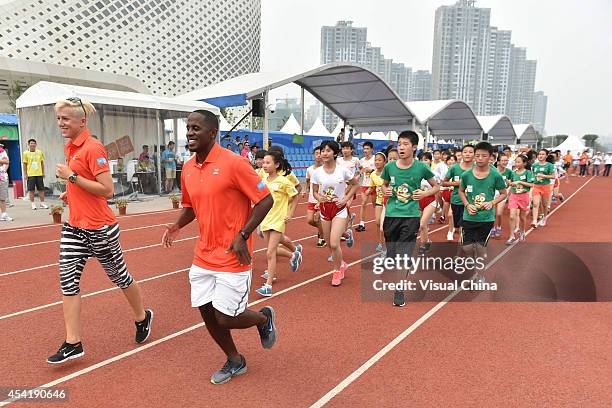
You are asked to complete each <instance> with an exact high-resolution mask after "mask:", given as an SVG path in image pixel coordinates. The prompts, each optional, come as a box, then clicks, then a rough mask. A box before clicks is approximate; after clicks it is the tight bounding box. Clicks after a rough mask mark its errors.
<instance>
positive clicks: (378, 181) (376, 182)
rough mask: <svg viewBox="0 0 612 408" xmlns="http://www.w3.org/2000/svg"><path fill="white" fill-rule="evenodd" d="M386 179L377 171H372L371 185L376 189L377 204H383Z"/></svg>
mask: <svg viewBox="0 0 612 408" xmlns="http://www.w3.org/2000/svg"><path fill="white" fill-rule="evenodd" d="M384 183H385V181H384V180H383V179H382V177H381V176H380V175H378V174H376V171H373V172H372V173H370V187H371V188H375V189H376V205H383V192H382V186H383V184H384Z"/></svg>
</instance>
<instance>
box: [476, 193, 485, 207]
mask: <svg viewBox="0 0 612 408" xmlns="http://www.w3.org/2000/svg"><path fill="white" fill-rule="evenodd" d="M485 200H486V197H485V194H484V193H480V194H478V195H477V196H475V197H474V206H475V207H476V208H478V209H479V210H480V209H481V208H482V205H483V204H484V202H485Z"/></svg>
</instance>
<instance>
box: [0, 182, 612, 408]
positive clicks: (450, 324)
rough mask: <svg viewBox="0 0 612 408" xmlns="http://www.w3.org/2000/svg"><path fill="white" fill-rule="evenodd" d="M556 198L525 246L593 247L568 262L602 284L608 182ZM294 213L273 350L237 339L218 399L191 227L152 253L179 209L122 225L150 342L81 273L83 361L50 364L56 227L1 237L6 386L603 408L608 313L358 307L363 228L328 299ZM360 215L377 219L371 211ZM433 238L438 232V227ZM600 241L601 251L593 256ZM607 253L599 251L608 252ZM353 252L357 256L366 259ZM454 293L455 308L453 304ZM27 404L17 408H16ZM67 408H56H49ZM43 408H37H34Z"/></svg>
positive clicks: (557, 308) (100, 281)
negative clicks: (296, 265)
mask: <svg viewBox="0 0 612 408" xmlns="http://www.w3.org/2000/svg"><path fill="white" fill-rule="evenodd" d="M562 188H563V189H564V193H565V195H566V197H569V196H570V195H571V194H573V193H575V194H574V195H573V196H572V197H571V198H570V199H569V200H567V201H566V202H565V203H564V204H563V205H561V206H559V207H558V209H556V210H555V211H554V213H553V214H552V215H551V217H550V219H549V223H548V226H547V227H546V228H544V229H538V230H535V231H532V232H531V233H530V234H529V235H528V238H527V241H528V242H569V241H574V242H591V243H593V245H592V246H589V245H584V246H583V249H581V251H582V252H581V253H579V254H578V255H579V256H580V257H581V259H582V260H583V261H584V262H585V263H587V264H588V267H589V268H590V270H591V272H592V274H593V276H594V278H595V280H596V281H597V283H598V285H599V284H603V285H606V284H607V285H609V284H610V278H609V277H608V275H609V274H608V273H606V272H607V269H606V268H607V266H606V265H605V262H604V259H609V257H610V256H612V250H610V244H609V243H610V242H612V219H610V217H609V215H608V214H607V209H608V208H609V203H610V202H611V200H612V189H611V188H610V184H609V181H608V180H607V179H603V178H598V179H590V178H587V179H581V178H572V179H571V183H570V184H565V183H563V184H562ZM304 212H305V206H303V205H301V206H299V207H298V211H297V213H296V216H297V217H301V218H297V219H296V220H294V221H292V222H291V223H290V224H289V225H288V228H287V233H288V235H289V236H290V237H292V238H293V239H294V240H300V242H301V243H302V244H303V245H304V262H303V264H302V267H301V268H300V270H299V271H298V272H297V273H295V274H292V273H291V272H290V271H289V267H288V265H287V264H281V267H280V271H279V272H280V277H279V279H278V281H277V283H276V284H275V286H274V289H275V296H274V297H272V298H268V299H264V300H260V298H259V297H258V296H257V295H256V294H253V293H252V294H251V296H250V300H251V305H252V307H253V308H257V309H258V308H260V307H262V306H263V305H264V304H269V305H272V306H273V307H274V308H275V309H276V311H277V315H278V327H279V331H280V335H279V341H278V343H277V345H276V346H275V348H274V349H272V350H262V349H261V347H260V345H259V338H258V336H257V333H256V331H255V329H253V330H248V331H235V332H234V338H235V340H236V343H237V344H238V347H239V349H240V351H241V352H242V353H243V354H244V355H245V356H246V358H247V361H248V367H249V372H248V374H247V375H244V376H241V377H237V378H235V379H233V380H232V381H231V382H230V383H228V384H225V385H223V386H214V385H212V384H210V382H209V378H210V374H211V373H212V371H214V370H216V369H218V368H219V367H220V366H221V365H222V364H223V362H224V356H223V355H222V353H221V352H220V350H219V349H217V347H216V346H215V345H214V344H213V342H212V340H211V339H210V337H209V336H208V333H207V331H206V329H205V328H204V327H203V324H202V322H201V319H200V316H199V313H198V312H197V310H194V309H192V308H190V305H189V284H188V281H187V268H189V266H190V263H191V257H192V250H193V245H194V242H195V238H194V237H195V236H196V234H197V230H196V227H195V225H191V226H189V227H187V228H185V229H184V230H183V231H182V232H181V235H180V236H179V239H181V241H180V242H177V243H176V244H175V247H173V248H172V249H171V250H165V249H163V248H161V247H160V246H159V245H158V244H159V241H160V237H161V234H162V232H163V227H162V226H161V225H160V224H163V223H169V222H172V221H173V220H174V218H175V217H176V214H177V212H176V211H167V212H159V213H153V214H150V215H148V216H128V217H121V218H120V219H119V220H120V221H119V222H120V224H121V227H122V243H123V247H124V249H126V250H127V251H126V255H125V256H126V260H127V263H128V266H129V268H130V271H131V273H132V274H133V275H134V277H135V278H136V279H137V280H139V281H141V282H142V283H141V289H142V291H143V296H144V299H145V304H146V305H147V307H151V308H153V310H154V312H155V320H154V328H153V335H152V337H151V339H150V340H149V341H148V342H147V343H145V344H144V345H136V344H135V343H133V334H134V333H133V323H132V322H131V317H130V311H129V307H128V305H127V303H126V302H125V300H124V299H123V296H122V295H121V293H120V292H119V290H117V289H114V288H113V286H112V284H111V283H110V282H109V281H108V279H107V278H106V275H105V274H104V272H103V271H102V269H101V267H100V266H99V264H98V263H97V262H95V261H90V262H89V263H88V266H87V268H86V271H85V273H84V275H83V280H82V282H81V288H82V293H83V294H84V296H85V297H84V299H83V310H82V318H83V320H82V323H83V324H82V325H83V327H82V330H83V341H84V346H85V352H86V355H85V357H84V358H82V359H80V360H76V361H74V362H71V363H67V364H65V365H63V366H60V367H55V366H49V365H48V364H46V363H45V358H46V357H47V356H48V355H49V354H50V353H51V352H53V351H55V350H56V348H57V347H58V346H59V344H60V343H61V341H62V338H63V336H64V329H63V319H62V311H61V303H59V302H58V301H59V300H60V296H59V293H58V282H57V273H58V272H57V265H56V263H57V253H58V247H59V244H58V242H57V239H58V237H59V227H58V226H39V227H33V228H21V229H15V230H4V231H0V257H1V259H2V264H1V269H0V293H2V294H3V296H2V297H1V298H0V333H2V349H3V352H2V357H3V358H2V363H3V364H2V365H1V366H0V378H1V379H2V380H1V381H0V387H1V386H15V387H19V388H23V387H36V386H56V387H64V388H68V389H69V393H70V394H69V395H70V406H88V407H108V406H133V405H136V404H139V405H143V404H144V405H145V406H164V407H166V406H220V407H224V406H232V407H235V406H288V405H292V406H298V407H302V406H311V405H314V406H324V405H325V406H333V407H346V406H350V405H352V406H368V405H369V406H376V407H386V406H389V407H397V406H440V405H445V406H451V405H452V406H475V405H479V406H534V405H538V406H578V405H579V406H604V405H607V404H606V403H605V401H606V400H609V387H610V378H611V374H612V373H611V372H610V367H612V361H611V358H610V353H609V350H610V349H611V348H612V341H611V339H612V336H611V334H612V330H611V325H610V313H611V312H612V306H611V304H610V303H604V302H600V303H561V302H560V303H535V302H532V303H527V302H524V303H518V302H516V303H489V302H448V303H446V302H420V303H409V304H408V305H407V306H406V307H405V308H394V307H392V306H391V305H390V302H385V303H371V302H370V303H364V302H362V299H361V292H360V290H361V285H360V278H359V273H360V272H359V267H360V263H361V262H362V261H364V262H365V261H367V260H364V258H366V257H367V256H369V255H371V254H370V253H368V252H367V250H366V247H369V246H368V245H362V243H364V242H370V243H371V242H374V238H375V235H374V228H373V223H372V222H370V223H369V224H367V227H368V230H367V231H366V232H364V233H356V237H357V244H356V245H355V246H354V247H353V248H351V249H347V248H346V247H344V248H343V252H344V254H345V259H346V260H347V261H348V262H351V263H352V264H353V265H352V267H351V268H350V269H349V272H348V274H347V278H346V279H345V280H344V282H343V284H342V286H341V287H339V288H333V287H331V286H330V279H331V276H330V272H331V267H330V264H328V263H327V262H326V259H325V258H326V257H327V255H328V251H327V249H317V248H316V247H315V246H314V243H315V239H314V238H315V237H314V234H315V231H314V229H313V228H311V227H310V226H308V225H307V224H306V223H305V219H304V218H303V215H304ZM368 215H369V216H370V217H372V216H373V214H372V209H371V208H369V209H368ZM432 229H434V230H437V231H436V232H434V233H433V234H431V238H432V240H434V241H443V240H445V238H446V227H442V226H439V225H437V224H436V225H433V226H432ZM595 243H599V244H595ZM602 243H608V244H607V245H602ZM362 246H363V247H364V248H363V249H362ZM255 248H256V250H257V251H258V252H257V253H256V255H255V271H256V272H254V278H253V287H252V289H253V290H254V289H256V288H257V287H258V285H259V284H260V283H261V281H262V280H261V279H260V278H258V276H259V274H261V272H262V271H263V270H264V269H265V256H264V251H265V250H263V240H260V239H259V238H256V241H255ZM505 250H506V248H505V247H504V246H503V245H499V244H498V245H496V246H494V247H492V253H493V255H492V256H494V255H498V254H499V255H501V256H500V258H499V260H498V261H497V263H496V265H495V266H493V268H492V270H491V272H492V273H494V269H495V268H502V267H503V266H508V265H510V267H512V268H516V269H517V270H518V269H520V270H521V271H525V270H527V271H529V270H530V269H534V270H535V269H537V268H548V267H550V268H558V267H559V266H558V265H554V262H551V263H549V262H548V261H549V260H548V259H546V260H545V261H544V262H540V263H533V264H526V263H525V262H523V263H521V262H520V260H519V261H518V265H517V260H516V259H513V258H512V253H513V251H515V250H516V249H515V248H514V247H513V249H511V250H509V251H508V252H504V251H505ZM458 296H462V294H459V295H458ZM28 405H30V404H23V403H20V405H19V406H28ZM55 405H57V406H58V407H63V406H66V404H65V403H58V404H46V405H45V406H55ZM32 406H36V407H40V406H41V405H40V404H32Z"/></svg>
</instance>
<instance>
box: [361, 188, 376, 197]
mask: <svg viewBox="0 0 612 408" xmlns="http://www.w3.org/2000/svg"><path fill="white" fill-rule="evenodd" d="M369 188H370V187H366V186H361V192H362V193H364V194H365V192H366V191H368V189H369ZM369 195H376V189H375V188H373V189H372V191H370V194H369Z"/></svg>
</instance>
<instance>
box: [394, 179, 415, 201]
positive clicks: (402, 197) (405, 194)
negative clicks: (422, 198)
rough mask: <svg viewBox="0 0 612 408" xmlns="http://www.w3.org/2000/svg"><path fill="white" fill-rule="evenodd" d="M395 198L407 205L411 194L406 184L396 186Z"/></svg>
mask: <svg viewBox="0 0 612 408" xmlns="http://www.w3.org/2000/svg"><path fill="white" fill-rule="evenodd" d="M395 196H396V197H397V200H398V201H400V202H402V203H407V202H408V201H409V200H410V197H412V192H411V191H410V187H409V186H408V184H406V183H404V184H402V185H401V186H398V187H397V188H396V189H395Z"/></svg>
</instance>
